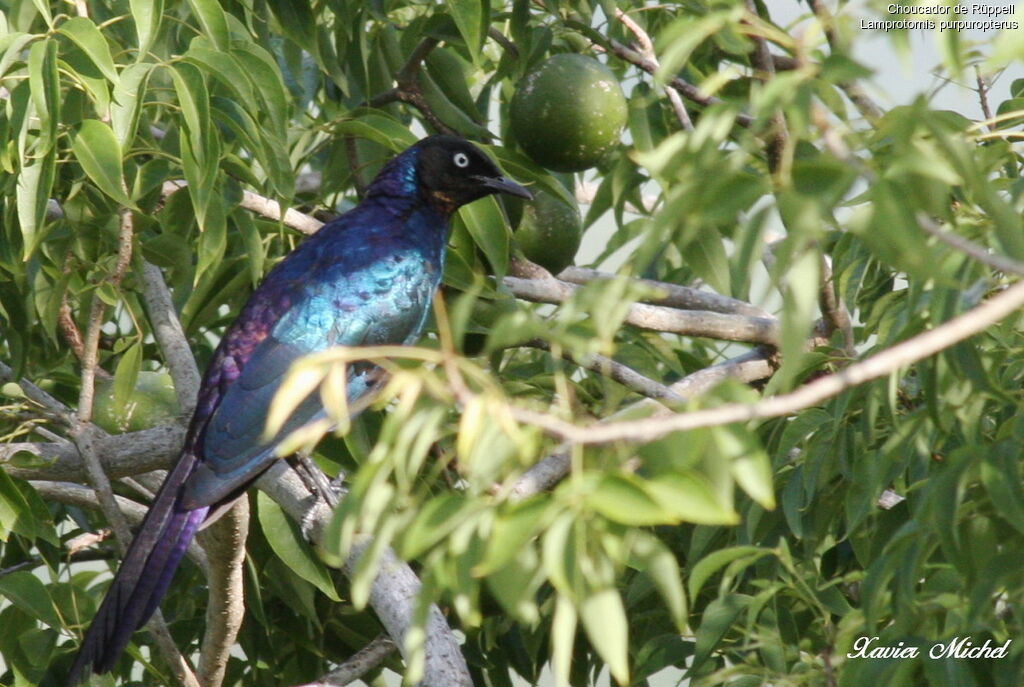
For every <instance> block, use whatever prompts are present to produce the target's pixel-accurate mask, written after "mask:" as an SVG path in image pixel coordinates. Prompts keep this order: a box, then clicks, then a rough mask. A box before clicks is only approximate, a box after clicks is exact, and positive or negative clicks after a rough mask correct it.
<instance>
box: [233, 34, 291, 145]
mask: <svg viewBox="0 0 1024 687" xmlns="http://www.w3.org/2000/svg"><path fill="white" fill-rule="evenodd" d="M232 47H233V50H232V53H231V55H232V57H234V58H235V60H237V61H238V63H239V64H240V65H241V67H242V69H243V70H244V71H245V73H246V75H247V76H248V77H249V79H250V80H251V81H252V86H253V89H254V90H255V91H256V95H257V96H259V97H260V98H262V101H263V107H264V110H265V111H266V113H267V115H268V116H269V117H270V122H271V125H272V126H273V133H274V135H275V137H280V138H282V139H283V138H284V137H285V136H286V135H287V133H288V126H289V120H288V106H289V103H291V102H292V97H291V95H290V94H289V93H288V89H287V88H286V87H285V85H284V79H283V78H282V77H281V70H280V68H279V67H278V66H277V62H276V61H275V60H274V56H273V55H271V54H270V53H268V52H267V51H266V50H264V49H263V48H261V47H260V46H258V45H256V44H254V43H250V42H248V41H235V42H234V43H233V44H232ZM282 145H283V144H282Z"/></svg>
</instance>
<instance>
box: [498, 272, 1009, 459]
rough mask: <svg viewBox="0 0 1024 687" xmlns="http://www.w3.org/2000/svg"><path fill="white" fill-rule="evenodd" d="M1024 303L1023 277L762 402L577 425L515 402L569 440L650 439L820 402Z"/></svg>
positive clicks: (529, 417)
mask: <svg viewBox="0 0 1024 687" xmlns="http://www.w3.org/2000/svg"><path fill="white" fill-rule="evenodd" d="M1021 306H1024V281H1020V282H1017V283H1016V284H1014V285H1013V286H1011V287H1009V288H1007V289H1006V290H1005V291H1003V292H1002V293H1000V294H998V295H996V296H993V297H992V298H990V299H989V300H987V301H985V302H984V303H982V304H980V305H978V306H976V307H974V308H972V309H970V310H968V311H966V312H964V313H962V314H961V315H958V316H957V317H954V318H953V319H951V320H949V321H947V322H944V323H943V324H941V325H939V326H938V327H936V328H935V329H932V330H930V331H927V332H924V333H923V334H919V335H917V336H914V337H912V338H910V339H907V340H906V341H903V342H902V343H899V344H896V345H895V346H892V347H891V348H888V349H886V350H884V351H882V352H881V353H877V354H875V355H873V356H871V357H870V358H867V359H865V360H862V361H861V362H858V363H855V364H853V365H850V366H849V367H847V368H844V369H843V370H840V371H839V372H836V373H834V374H831V375H827V376H825V377H820V378H818V379H817V380H815V381H813V382H811V383H810V384H807V385H805V386H802V387H800V388H799V389H796V390H795V391H792V392H790V393H787V394H782V395H781V396H774V397H771V398H766V399H763V400H761V401H758V402H757V403H751V404H746V403H731V404H728V405H724V406H719V407H717V408H709V409H706V410H697V411H693V412H689V413H680V414H677V415H672V416H669V417H655V418H646V419H642V420H635V421H624V422H618V423H609V424H603V423H602V424H595V425H591V426H587V427H578V426H576V425H574V424H572V423H569V422H565V421H564V420H560V419H558V418H556V417H554V416H551V415H546V414H543V413H537V412H534V411H531V410H526V409H519V408H513V411H514V412H515V414H516V415H517V417H518V419H519V420H520V421H522V422H527V423H531V424H535V425H537V426H538V427H541V428H542V429H544V430H545V431H547V432H549V433H550V434H552V435H554V436H557V437H559V438H561V439H563V440H565V441H569V442H573V443H580V444H605V443H610V442H614V441H651V440H654V439H657V438H659V437H662V436H665V435H666V434H669V433H671V432H681V431H687V430H691V429H697V428H699V427H712V426H717V425H726V424H732V423H734V422H750V421H752V420H764V419H768V418H772V417H780V416H783V415H789V414H791V413H796V412H799V411H801V410H803V409H805V408H809V407H811V406H814V405H817V404H818V403H821V402H822V401H825V400H827V399H829V398H832V397H833V396H836V395H838V394H840V393H842V392H843V391H845V390H847V389H850V388H853V387H855V386H859V385H861V384H864V383H866V382H870V381H872V380H874V379H878V378H879V377H883V376H885V375H887V374H891V373H893V372H895V371H897V370H899V369H900V368H901V367H905V366H907V365H910V364H912V363H915V362H918V361H919V360H923V359H924V358H927V357H929V356H931V355H935V354H936V353H938V352H940V351H942V350H945V349H946V348H949V347H950V346H953V345H955V344H957V343H959V342H961V341H963V340H964V339H967V338H969V337H971V336H973V335H975V334H978V333H980V332H982V331H984V330H985V329H986V328H987V327H989V326H991V325H992V324H994V323H996V322H998V321H1000V320H1002V319H1003V318H1005V317H1007V316H1009V315H1011V314H1013V313H1014V312H1016V311H1017V310H1018V309H1019V308H1020V307H1021Z"/></svg>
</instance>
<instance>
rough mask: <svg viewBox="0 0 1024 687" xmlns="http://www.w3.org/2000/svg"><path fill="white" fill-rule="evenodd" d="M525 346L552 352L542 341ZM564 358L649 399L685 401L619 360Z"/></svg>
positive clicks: (597, 356)
mask: <svg viewBox="0 0 1024 687" xmlns="http://www.w3.org/2000/svg"><path fill="white" fill-rule="evenodd" d="M523 345H524V346H528V347H530V348H537V349H540V350H542V351H548V352H549V353H550V352H551V344H549V343H548V342H546V341H541V340H540V339H534V340H532V341H527V342H526V343H525V344H523ZM562 357H563V358H565V359H566V360H568V361H570V362H573V363H576V364H577V365H579V366H580V367H583V368H585V369H587V370H591V371H592V372H596V373H598V374H600V375H603V376H605V377H607V378H608V379H611V380H613V381H616V382H618V383H619V384H621V385H623V386H624V387H626V388H628V389H632V390H633V391H635V392H637V393H638V394H643V395H644V396H646V397H648V398H653V399H655V400H657V401H671V402H673V403H679V402H681V401H682V400H683V397H682V396H680V395H679V394H677V393H676V392H674V391H672V389H670V388H669V387H667V386H665V385H664V384H662V383H661V382H658V381H655V380H653V379H651V378H649V377H645V376H644V375H642V374H640V373H639V372H637V371H636V370H634V369H633V368H631V367H629V366H628V365H623V364H622V363H620V362H618V361H617V360H612V359H611V358H609V357H607V356H603V355H596V354H592V355H587V356H582V357H581V356H576V355H573V354H571V353H568V352H563V353H562Z"/></svg>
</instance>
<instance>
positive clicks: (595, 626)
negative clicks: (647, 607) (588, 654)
mask: <svg viewBox="0 0 1024 687" xmlns="http://www.w3.org/2000/svg"><path fill="white" fill-rule="evenodd" d="M580 619H581V620H582V621H583V629H584V630H586V632H587V636H588V637H589V638H590V643H591V644H593V646H594V648H595V649H597V653H598V654H599V655H600V656H601V658H602V659H604V661H605V663H607V664H608V669H609V670H610V671H611V674H612V677H614V678H615V680H616V681H617V682H618V683H619V684H620V685H627V684H629V659H628V653H629V652H628V648H629V632H628V629H627V628H628V625H627V623H626V609H625V608H623V606H622V597H620V596H619V593H618V592H617V591H616V590H614V589H603V590H601V591H599V592H596V593H594V594H591V595H590V596H588V597H587V598H585V599H584V600H583V603H581V604H580Z"/></svg>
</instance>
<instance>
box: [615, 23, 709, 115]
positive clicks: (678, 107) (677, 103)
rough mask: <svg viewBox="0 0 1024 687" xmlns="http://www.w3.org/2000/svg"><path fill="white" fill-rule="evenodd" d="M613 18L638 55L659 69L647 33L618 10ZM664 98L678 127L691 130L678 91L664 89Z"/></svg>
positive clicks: (659, 65) (652, 45)
mask: <svg viewBox="0 0 1024 687" xmlns="http://www.w3.org/2000/svg"><path fill="white" fill-rule="evenodd" d="M615 18H616V19H618V20H619V21H620V22H622V24H623V25H624V26H625V27H626V28H627V29H629V30H630V31H631V32H632V33H633V35H634V36H636V40H637V42H638V43H639V45H640V55H641V56H642V57H643V58H644V59H645V60H647V61H648V62H650V63H651V64H653V65H654V68H655V69H659V68H660V67H661V64H659V62H658V57H657V55H656V54H655V52H654V43H653V42H652V41H651V37H650V36H648V35H647V32H646V31H644V30H643V28H641V27H640V25H639V24H637V23H636V22H635V21H633V19H632V18H631V17H630V16H629V15H628V14H626V13H625V12H623V11H622V10H620V9H619V8H615ZM665 97H667V98H668V101H669V104H671V105H672V109H673V110H674V111H675V113H676V118H677V119H678V120H679V123H680V125H682V127H683V129H685V130H686V131H692V130H693V121H692V120H691V119H690V114H689V113H688V112H687V111H686V106H685V105H684V104H683V99H682V97H681V96H680V95H679V91H677V90H676V89H675V88H665Z"/></svg>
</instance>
